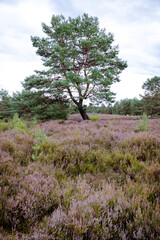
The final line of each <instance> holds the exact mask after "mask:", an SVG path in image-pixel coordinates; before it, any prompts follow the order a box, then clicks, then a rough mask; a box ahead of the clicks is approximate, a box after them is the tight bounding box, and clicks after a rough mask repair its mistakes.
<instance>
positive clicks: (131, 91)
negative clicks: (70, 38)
mask: <svg viewBox="0 0 160 240" xmlns="http://www.w3.org/2000/svg"><path fill="white" fill-rule="evenodd" d="M9 2H10V1H5V0H4V1H1V2H0V67H1V76H0V87H3V88H6V89H8V90H9V91H10V92H11V91H16V90H20V89H21V84H20V82H21V81H23V80H24V78H25V77H27V76H29V75H31V74H32V73H33V70H34V69H39V68H41V60H40V57H38V56H36V54H35V49H34V48H33V47H32V43H31V40H30V36H31V35H33V36H36V35H37V36H42V35H43V32H42V28H41V23H42V22H45V23H47V24H49V23H50V20H51V16H52V15H53V14H64V15H66V13H67V14H69V13H70V16H71V17H75V15H76V14H77V13H78V14H79V15H81V14H82V13H83V12H87V13H89V15H91V16H97V17H98V18H99V21H100V27H101V28H104V27H105V28H106V32H109V31H110V32H112V33H114V35H115V44H118V45H119V47H120V57H121V58H122V59H123V60H127V62H128V65H129V66H128V68H127V69H126V70H125V71H124V72H123V73H122V74H121V82H120V83H117V84H114V85H113V89H114V90H115V92H117V99H121V98H125V97H129V96H131V97H134V96H139V94H140V93H141V92H142V89H141V86H142V84H143V82H144V81H145V80H146V79H147V78H150V77H152V76H155V75H160V70H159V69H160V63H159V62H160V61H159V56H160V54H159V48H160V31H159V29H160V2H159V0H133V1H128V0H101V1H97V0H70V1H68V2H67V4H66V2H65V4H64V1H63V0H61V1H60V0H59V1H58V0H55V1H52V0H43V1H42V0H34V1H33V0H17V1H15V2H14V4H13V1H12V4H10V3H9ZM57 9H58V10H57Z"/></svg>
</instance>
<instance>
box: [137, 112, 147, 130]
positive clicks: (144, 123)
mask: <svg viewBox="0 0 160 240" xmlns="http://www.w3.org/2000/svg"><path fill="white" fill-rule="evenodd" d="M148 124H149V119H148V116H147V115H146V114H145V113H144V114H143V116H142V120H141V121H140V122H139V123H138V124H137V128H136V131H137V132H139V131H148Z"/></svg>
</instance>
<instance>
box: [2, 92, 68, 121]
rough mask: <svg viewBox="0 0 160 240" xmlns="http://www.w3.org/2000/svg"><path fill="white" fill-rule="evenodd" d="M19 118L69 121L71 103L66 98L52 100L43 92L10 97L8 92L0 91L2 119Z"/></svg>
mask: <svg viewBox="0 0 160 240" xmlns="http://www.w3.org/2000/svg"><path fill="white" fill-rule="evenodd" d="M15 113H17V114H18V115H19V117H22V118H25V119H31V118H34V117H36V118H37V120H40V121H45V120H50V119H67V117H68V114H69V103H68V102H67V100H66V99H65V98H60V97H59V98H58V97H55V98H53V97H52V98H51V97H50V96H47V95H45V94H44V93H42V92H32V91H29V90H23V91H22V92H17V93H13V96H10V95H9V94H8V92H7V91H6V90H3V89H2V90H0V119H8V118H12V117H13V116H14V114H15Z"/></svg>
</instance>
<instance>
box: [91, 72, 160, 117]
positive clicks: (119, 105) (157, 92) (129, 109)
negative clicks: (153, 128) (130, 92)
mask: <svg viewBox="0 0 160 240" xmlns="http://www.w3.org/2000/svg"><path fill="white" fill-rule="evenodd" d="M142 88H143V89H144V90H145V92H144V96H141V99H137V98H133V99H123V100H120V101H117V102H115V103H114V105H110V106H105V105H104V104H102V105H101V106H94V105H93V104H92V103H90V104H89V106H88V107H87V111H88V112H91V113H93V112H95V113H104V114H118V115H134V116H137V115H142V114H143V113H146V114H147V115H148V116H151V117H159V116H160V77H157V76H155V77H153V78H151V79H147V81H146V82H145V83H144V84H143V86H142Z"/></svg>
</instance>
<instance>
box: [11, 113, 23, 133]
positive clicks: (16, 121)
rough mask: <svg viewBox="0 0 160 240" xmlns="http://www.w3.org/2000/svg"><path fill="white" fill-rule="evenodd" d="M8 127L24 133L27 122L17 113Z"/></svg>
mask: <svg viewBox="0 0 160 240" xmlns="http://www.w3.org/2000/svg"><path fill="white" fill-rule="evenodd" d="M8 128H9V129H14V130H17V131H20V132H22V133H24V132H26V131H27V123H26V122H25V121H24V120H22V119H21V118H19V117H18V114H17V113H15V114H14V117H13V119H12V120H10V121H9V122H8Z"/></svg>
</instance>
